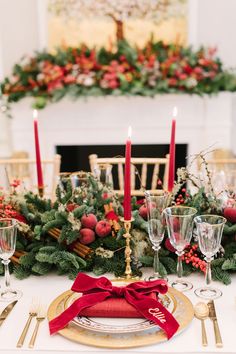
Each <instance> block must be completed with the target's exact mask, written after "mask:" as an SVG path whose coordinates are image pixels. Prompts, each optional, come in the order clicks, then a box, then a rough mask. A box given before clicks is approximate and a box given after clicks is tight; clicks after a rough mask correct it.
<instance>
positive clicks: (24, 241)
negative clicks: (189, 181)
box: [0, 173, 236, 284]
mask: <svg viewBox="0 0 236 354" xmlns="http://www.w3.org/2000/svg"><path fill="white" fill-rule="evenodd" d="M86 176H87V178H86V181H85V182H84V183H83V184H82V185H80V187H77V188H72V184H71V182H70V180H65V181H63V185H62V184H59V185H58V186H57V192H56V195H57V199H56V201H54V202H52V201H51V200H50V199H43V198H39V197H38V196H37V195H34V194H33V193H32V192H27V193H25V194H24V195H23V198H22V196H19V198H18V196H17V194H14V195H10V196H5V201H4V203H6V204H7V203H10V204H11V205H12V206H13V207H14V211H15V212H17V213H18V214H20V215H21V216H22V217H24V218H25V222H22V220H21V222H20V223H19V230H18V237H17V244H16V249H17V251H21V252H23V253H22V255H20V256H19V261H18V264H14V267H12V266H11V269H13V271H14V273H15V275H16V277H18V278H19V279H24V278H25V277H27V276H29V275H30V274H35V275H44V274H47V273H48V272H52V271H56V272H57V273H58V274H67V275H68V276H69V277H70V278H71V279H73V278H74V277H75V276H76V275H77V273H78V272H79V271H92V272H94V274H96V275H101V274H104V273H107V272H109V273H114V274H115V275H116V276H120V275H122V274H123V273H124V270H125V257H124V249H125V239H124V237H123V234H124V228H123V224H122V223H121V222H119V221H118V222H119V226H120V228H118V229H116V230H115V229H113V228H112V229H111V232H110V233H109V235H107V236H105V237H99V236H98V235H96V237H95V240H94V241H93V242H91V243H90V244H89V245H87V246H86V247H89V250H90V251H91V252H90V253H84V251H83V249H82V253H81V255H82V256H80V255H78V252H76V247H75V245H76V244H77V243H78V242H79V241H80V240H81V234H80V231H81V229H83V225H82V222H81V219H82V218H83V216H84V215H89V214H90V213H92V214H94V215H95V216H96V217H97V220H98V221H100V220H106V212H105V210H106V206H109V205H112V207H113V210H114V213H115V214H116V215H117V216H118V217H120V216H122V214H123V207H122V204H121V202H120V201H119V199H118V198H117V196H112V191H111V189H110V187H107V186H104V185H102V184H101V183H100V182H99V181H98V180H97V179H95V178H94V177H93V176H92V175H91V174H89V173H88V174H87V175H86ZM182 180H183V181H184V179H182ZM186 194H187V193H186ZM3 197H4V196H3ZM184 204H185V205H189V206H193V207H195V208H197V210H198V213H199V214H201V213H206V212H208V213H211V214H214V213H217V214H221V213H222V210H220V203H219V200H218V199H217V198H216V197H215V196H214V195H212V196H208V195H207V194H206V193H205V191H204V189H202V188H199V190H198V192H197V193H196V194H195V195H194V196H191V195H188V196H187V197H186V198H185V202H184ZM11 208H12V207H11ZM132 208H133V218H134V221H133V223H132V229H131V234H132V239H131V246H132V249H133V251H132V271H133V273H134V274H140V267H143V266H149V267H152V266H153V251H152V249H151V245H150V242H149V238H148V223H147V221H146V220H144V219H143V217H141V216H140V214H139V208H140V204H139V203H137V200H136V198H132ZM107 222H108V220H107ZM111 225H112V223H111ZM235 225H236V224H233V223H230V222H227V224H226V225H225V229H224V235H223V238H222V245H223V247H224V248H222V249H221V250H220V254H218V257H217V258H216V259H214V260H213V261H212V276H213V278H214V279H217V280H220V281H222V282H223V283H224V284H229V283H230V274H231V273H233V272H235V271H236V241H235V235H236V232H235ZM55 228H56V230H58V231H57V233H56V236H58V237H52V235H54V236H55V234H51V231H52V230H53V229H55ZM94 232H95V231H94V229H93V230H92V233H94ZM165 241H166V236H165V238H164V241H163V243H162V249H161V250H160V252H159V258H160V272H161V275H162V276H166V275H168V274H175V273H176V261H177V257H176V254H175V253H173V252H172V251H171V250H169V249H168V248H166V247H165ZM193 242H194V239H193ZM74 247H75V248H74ZM84 247H85V246H84ZM190 247H191V245H190ZM194 252H195V253H196V254H197V256H198V257H199V259H202V255H201V253H200V251H199V249H196V247H195V248H194ZM183 268H184V274H185V275H187V274H190V273H191V272H194V271H198V270H199V269H197V268H196V267H195V266H194V265H193V263H191V262H186V259H185V261H184V264H183ZM0 274H3V267H2V265H1V264H0Z"/></svg>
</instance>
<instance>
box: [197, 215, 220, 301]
mask: <svg viewBox="0 0 236 354" xmlns="http://www.w3.org/2000/svg"><path fill="white" fill-rule="evenodd" d="M194 222H195V225H196V228H197V235H198V244H199V248H200V251H201V252H202V253H203V254H204V256H205V260H206V262H207V263H206V275H205V282H206V286H205V287H202V288H198V289H196V290H195V294H196V295H197V296H198V297H201V298H203V299H210V300H214V299H217V298H218V297H220V296H221V295H222V292H221V291H220V290H219V289H216V288H213V287H211V286H210V284H211V261H212V260H213V258H214V255H215V254H216V253H217V252H218V251H219V248H220V243H221V238H222V232H223V228H224V224H225V222H226V219H225V218H224V217H223V216H219V215H199V216H196V217H195V218H194Z"/></svg>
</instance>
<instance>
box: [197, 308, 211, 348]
mask: <svg viewBox="0 0 236 354" xmlns="http://www.w3.org/2000/svg"><path fill="white" fill-rule="evenodd" d="M194 314H195V317H196V318H197V319H199V320H200V321H201V326H202V345H203V346H204V347H206V346H207V345H208V342H207V334H206V328H205V323H204V320H205V319H206V318H207V317H208V316H209V308H208V306H207V304H205V302H198V303H197V304H196V305H195V307H194Z"/></svg>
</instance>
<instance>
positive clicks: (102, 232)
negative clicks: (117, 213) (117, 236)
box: [95, 220, 111, 237]
mask: <svg viewBox="0 0 236 354" xmlns="http://www.w3.org/2000/svg"><path fill="white" fill-rule="evenodd" d="M95 231H96V234H97V235H98V236H99V237H105V236H108V235H109V234H110V233H111V225H110V224H109V222H107V221H106V220H101V221H99V222H98V223H97V225H96V227H95Z"/></svg>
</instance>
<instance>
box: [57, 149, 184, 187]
mask: <svg viewBox="0 0 236 354" xmlns="http://www.w3.org/2000/svg"><path fill="white" fill-rule="evenodd" d="M56 152H57V153H58V154H60V155H61V157H62V160H61V172H75V171H81V170H82V171H90V165H89V155H91V154H97V155H98V157H115V156H124V155H125V146H124V145H60V146H56ZM168 153H169V144H162V145H158V144H142V145H141V144H134V145H132V157H165V156H166V154H168ZM186 156H187V144H177V145H176V170H177V168H179V167H185V166H186ZM139 172H140V171H139ZM151 175H152V174H151V171H150V172H149V171H148V175H147V185H149V184H150V183H151ZM162 175H163V172H162V171H160V176H159V177H160V178H161V179H162V177H163V176H162ZM113 179H114V188H115V189H116V188H117V186H118V181H117V178H116V174H115V173H114V174H113Z"/></svg>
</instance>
